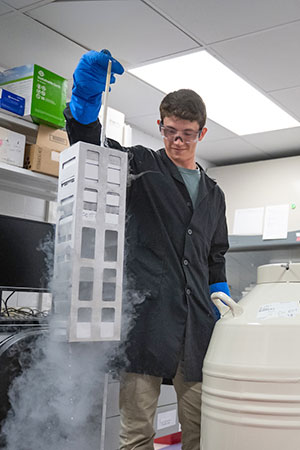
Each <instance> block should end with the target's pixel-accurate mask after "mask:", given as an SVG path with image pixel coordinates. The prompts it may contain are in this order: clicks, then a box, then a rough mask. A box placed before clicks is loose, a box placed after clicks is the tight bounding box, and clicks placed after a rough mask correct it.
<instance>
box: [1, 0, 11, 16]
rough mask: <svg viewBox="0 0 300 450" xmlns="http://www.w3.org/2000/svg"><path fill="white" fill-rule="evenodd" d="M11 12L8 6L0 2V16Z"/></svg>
mask: <svg viewBox="0 0 300 450" xmlns="http://www.w3.org/2000/svg"><path fill="white" fill-rule="evenodd" d="M10 11H13V9H12V8H10V7H9V6H7V5H6V4H5V3H2V2H1V1H0V16H1V15H2V14H7V13H8V12H10Z"/></svg>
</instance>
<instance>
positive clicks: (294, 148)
mask: <svg viewBox="0 0 300 450" xmlns="http://www.w3.org/2000/svg"><path fill="white" fill-rule="evenodd" d="M243 139H244V140H245V141H246V142H249V144H251V145H254V146H255V147H257V148H259V149H260V150H262V151H264V152H266V153H268V154H269V155H270V156H271V157H276V158H278V157H286V156H294V155H300V127H296V128H289V129H286V130H277V131H272V132H268V133H257V134H251V135H249V136H243Z"/></svg>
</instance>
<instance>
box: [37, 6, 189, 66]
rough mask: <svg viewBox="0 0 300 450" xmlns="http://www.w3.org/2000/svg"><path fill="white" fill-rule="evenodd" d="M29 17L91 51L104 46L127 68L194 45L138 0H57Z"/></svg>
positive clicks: (38, 9) (184, 35)
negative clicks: (57, 0) (69, 0)
mask: <svg viewBox="0 0 300 450" xmlns="http://www.w3.org/2000/svg"><path fill="white" fill-rule="evenodd" d="M29 14H30V16H31V17H34V18H36V19H38V20H39V21H41V22H42V23H44V24H46V25H48V26H50V27H51V28H52V29H54V30H56V31H58V32H60V33H62V34H64V35H65V36H67V37H68V38H70V39H72V40H74V41H75V42H77V43H79V44H80V45H83V46H84V47H87V48H91V49H94V50H101V49H102V48H108V49H109V50H110V51H111V52H112V54H113V55H114V56H115V57H117V58H118V59H119V60H120V61H121V62H122V63H123V64H125V66H126V67H127V68H129V67H132V66H135V65H138V64H140V63H142V62H144V61H148V60H151V59H153V58H159V57H163V56H165V55H169V54H173V53H178V52H182V51H186V50H189V49H192V48H196V47H198V46H197V44H196V43H195V42H194V41H193V40H192V39H190V38H189V37H188V36H187V35H186V34H185V33H183V32H181V31H180V30H179V29H178V28H177V27H175V26H173V25H172V24H171V23H170V22H169V21H167V20H165V19H164V18H163V17H162V16H161V15H159V14H157V13H156V12H155V11H153V9H152V8H149V7H148V6H147V5H145V4H144V3H143V2H141V1H136V0H128V1H122V0H119V1H117V0H116V1H85V2H83V1H81V2H72V1H71V2H62V3H60V2H58V3H52V4H50V5H46V6H44V7H41V8H37V9H34V10H31V11H30V12H29Z"/></svg>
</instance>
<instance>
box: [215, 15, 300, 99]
mask: <svg viewBox="0 0 300 450" xmlns="http://www.w3.org/2000/svg"><path fill="white" fill-rule="evenodd" d="M299 41H300V21H299V22H295V23H293V24H290V25H286V26H282V27H280V28H275V29H271V30H269V31H264V32H261V33H257V34H253V35H249V36H245V37H241V38H237V39H233V40H230V41H227V42H222V43H219V44H215V45H213V46H212V49H213V50H214V51H216V52H217V53H218V54H219V55H220V56H221V57H222V58H223V59H224V60H225V63H226V62H227V63H228V65H229V67H231V68H232V69H233V70H236V71H237V72H238V73H240V74H241V75H244V77H245V78H246V79H248V80H250V82H252V83H254V84H256V85H258V86H260V87H261V88H262V89H264V90H265V91H266V92H270V91H273V90H278V89H284V88H290V87H295V86H299V85H300V79H299V72H300V58H298V57H295V55H298V53H299Z"/></svg>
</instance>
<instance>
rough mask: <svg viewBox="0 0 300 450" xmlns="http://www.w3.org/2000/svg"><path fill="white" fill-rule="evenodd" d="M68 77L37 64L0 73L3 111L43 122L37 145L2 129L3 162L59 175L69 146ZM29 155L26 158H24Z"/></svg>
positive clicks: (0, 108)
mask: <svg viewBox="0 0 300 450" xmlns="http://www.w3.org/2000/svg"><path fill="white" fill-rule="evenodd" d="M66 95H67V80H66V79H65V78H62V77H60V76H59V75H57V74H55V73H53V72H51V71H49V70H47V69H45V68H43V67H41V66H38V65H36V64H30V65H25V66H21V67H15V68H12V69H8V70H5V71H4V72H0V110H2V111H3V113H5V114H13V115H17V116H21V117H22V118H23V119H25V120H27V121H31V122H34V123H36V124H38V125H39V128H38V134H37V140H36V143H35V144H34V145H26V147H25V141H26V137H25V136H24V135H22V134H19V133H16V131H15V130H12V131H11V130H6V129H5V128H0V162H4V163H6V164H12V165H15V166H18V167H23V164H24V167H25V168H26V169H30V170H33V171H35V172H40V173H43V174H46V175H52V176H56V177H58V171H59V153H60V152H61V151H62V150H64V149H65V148H67V147H68V146H69V142H68V137H67V134H66V132H65V131H63V130H61V129H60V128H63V127H64V126H65V119H64V116H63V110H64V108H65V106H66ZM24 156H25V161H24Z"/></svg>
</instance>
